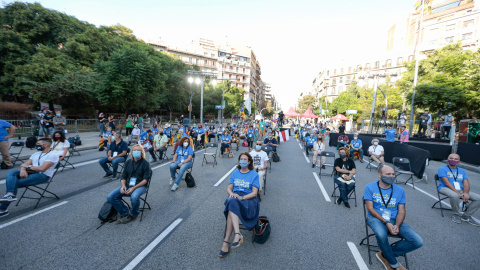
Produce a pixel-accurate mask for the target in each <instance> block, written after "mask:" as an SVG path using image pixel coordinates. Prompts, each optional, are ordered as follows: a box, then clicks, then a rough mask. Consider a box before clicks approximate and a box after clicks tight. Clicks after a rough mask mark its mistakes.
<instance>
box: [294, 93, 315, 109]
mask: <svg viewBox="0 0 480 270" xmlns="http://www.w3.org/2000/svg"><path fill="white" fill-rule="evenodd" d="M317 103H318V100H317V99H316V98H315V96H313V95H305V96H303V98H302V99H301V100H299V101H298V109H299V110H300V112H301V113H304V112H305V111H306V110H307V109H308V108H311V109H315V107H316V106H317Z"/></svg>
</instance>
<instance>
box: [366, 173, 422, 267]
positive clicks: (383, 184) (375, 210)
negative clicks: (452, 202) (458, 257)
mask: <svg viewBox="0 0 480 270" xmlns="http://www.w3.org/2000/svg"><path fill="white" fill-rule="evenodd" d="M378 177H379V178H380V180H379V181H377V182H373V183H370V184H368V185H367V186H366V187H365V193H364V195H363V197H364V200H365V205H366V207H367V211H368V214H367V224H368V226H369V227H370V228H371V229H372V230H373V232H374V233H375V237H376V238H377V243H378V246H379V248H380V251H379V252H378V253H377V258H378V260H379V261H380V262H381V263H382V265H383V266H384V267H385V269H405V268H404V267H403V266H402V265H400V264H399V263H398V261H397V258H396V257H398V256H402V255H404V254H406V253H408V252H411V251H414V250H415V249H418V248H420V247H421V246H423V240H422V238H421V237H420V236H419V235H418V234H417V233H416V232H415V231H414V230H412V228H410V226H408V224H406V223H405V222H403V221H404V219H405V215H406V211H405V203H406V199H405V190H404V189H403V188H402V187H400V186H398V185H396V184H394V183H393V182H395V172H394V171H393V169H392V167H390V166H382V165H381V166H379V168H378ZM388 234H391V235H399V236H401V237H403V238H404V239H405V240H402V241H400V242H397V243H396V244H395V245H394V246H391V245H390V243H389V242H388Z"/></svg>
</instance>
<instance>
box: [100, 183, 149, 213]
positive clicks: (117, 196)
mask: <svg viewBox="0 0 480 270" xmlns="http://www.w3.org/2000/svg"><path fill="white" fill-rule="evenodd" d="M121 188H122V187H118V188H116V189H115V190H114V191H112V192H111V193H110V194H108V196H107V200H108V201H109V202H110V203H111V204H112V206H113V207H114V208H115V209H116V210H117V212H118V213H119V214H120V216H122V217H123V216H126V215H127V214H128V207H127V206H126V205H125V204H124V203H123V202H122V197H124V196H127V195H125V194H122V193H121V192H120V189H121ZM127 189H128V187H127ZM146 190H147V187H146V186H141V187H139V188H137V189H135V190H134V191H133V192H132V194H131V195H130V201H131V202H132V211H131V212H130V216H132V217H136V216H138V215H139V214H140V196H142V195H143V194H144V193H145V191H146Z"/></svg>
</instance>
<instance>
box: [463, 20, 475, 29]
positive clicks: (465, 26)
mask: <svg viewBox="0 0 480 270" xmlns="http://www.w3.org/2000/svg"><path fill="white" fill-rule="evenodd" d="M473 24H474V20H469V21H464V22H463V28H470V27H473Z"/></svg>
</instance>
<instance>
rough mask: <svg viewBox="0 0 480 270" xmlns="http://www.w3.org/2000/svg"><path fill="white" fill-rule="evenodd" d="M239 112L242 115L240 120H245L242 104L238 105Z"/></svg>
mask: <svg viewBox="0 0 480 270" xmlns="http://www.w3.org/2000/svg"><path fill="white" fill-rule="evenodd" d="M240 114H241V115H242V121H245V112H244V111H243V104H242V107H240Z"/></svg>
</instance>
